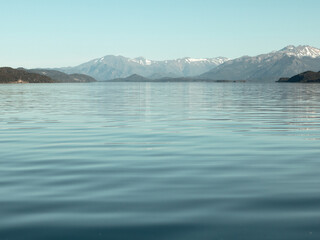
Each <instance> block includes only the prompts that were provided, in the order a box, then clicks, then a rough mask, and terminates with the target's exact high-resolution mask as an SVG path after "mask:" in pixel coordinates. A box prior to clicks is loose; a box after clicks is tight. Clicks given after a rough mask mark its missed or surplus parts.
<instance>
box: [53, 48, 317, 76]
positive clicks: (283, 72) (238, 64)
mask: <svg viewBox="0 0 320 240" xmlns="http://www.w3.org/2000/svg"><path fill="white" fill-rule="evenodd" d="M59 70H60V71H63V72H65V73H68V74H72V73H82V74H87V75H90V76H92V77H94V78H96V79H97V80H111V79H115V78H126V77H128V76H130V75H133V74H138V75H141V76H143V77H145V78H150V79H161V78H167V77H173V78H177V77H197V78H203V79H212V80H248V81H261V82H274V81H276V80H278V79H279V78H280V77H292V76H294V75H296V74H298V73H301V72H305V71H319V70H320V49H318V48H315V47H311V46H307V45H304V46H297V47H295V46H287V47H285V48H283V49H281V50H279V51H273V52H270V53H266V54H261V55H258V56H253V57H250V56H243V57H240V58H236V59H233V60H231V59H228V58H226V57H217V58H205V59H194V58H182V59H176V60H166V61H152V60H148V59H145V58H143V57H139V58H134V59H130V58H126V57H123V56H113V55H108V56H105V57H102V58H98V59H94V60H92V61H89V62H86V63H83V64H81V65H79V66H75V67H68V68H61V69H59Z"/></svg>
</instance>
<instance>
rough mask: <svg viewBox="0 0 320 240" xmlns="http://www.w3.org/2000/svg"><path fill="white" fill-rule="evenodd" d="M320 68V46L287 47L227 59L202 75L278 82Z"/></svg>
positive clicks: (203, 76)
mask: <svg viewBox="0 0 320 240" xmlns="http://www.w3.org/2000/svg"><path fill="white" fill-rule="evenodd" d="M319 70H320V49H318V48H315V47H310V46H307V45H305V46H297V47H295V46H287V47H285V48H283V49H281V50H279V51H273V52H270V53H267V54H261V55H258V56H254V57H249V56H244V57H240V58H237V59H234V60H230V61H227V62H225V63H223V64H221V65H219V66H218V67H216V68H214V69H212V70H210V71H209V72H207V73H204V74H202V75H201V77H202V78H208V79H214V80H256V81H270V82H274V81H276V80H278V79H279V78H280V77H292V76H294V75H296V74H298V73H301V72H304V71H319Z"/></svg>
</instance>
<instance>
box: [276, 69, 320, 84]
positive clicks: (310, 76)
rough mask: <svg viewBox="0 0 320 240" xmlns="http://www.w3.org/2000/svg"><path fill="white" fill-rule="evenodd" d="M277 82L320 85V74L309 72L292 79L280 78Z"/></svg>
mask: <svg viewBox="0 0 320 240" xmlns="http://www.w3.org/2000/svg"><path fill="white" fill-rule="evenodd" d="M277 82H289V83H320V72H312V71H307V72H303V73H300V74H298V75H295V76H293V77H291V78H280V79H279V80H278V81H277Z"/></svg>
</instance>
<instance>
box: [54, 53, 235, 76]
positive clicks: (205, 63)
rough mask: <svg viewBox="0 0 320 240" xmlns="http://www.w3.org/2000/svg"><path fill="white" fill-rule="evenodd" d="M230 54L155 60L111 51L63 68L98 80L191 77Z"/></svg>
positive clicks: (205, 70) (211, 67) (225, 59)
mask: <svg viewBox="0 0 320 240" xmlns="http://www.w3.org/2000/svg"><path fill="white" fill-rule="evenodd" d="M228 60H229V59H228V58H225V57H217V58H204V59H197V58H190V57H187V58H181V59H176V60H165V61H153V60H148V59H145V58H143V57H138V58H126V57H123V56H113V55H108V56H104V57H102V58H97V59H94V60H92V61H89V62H87V63H84V64H81V65H79V66H76V67H70V68H62V69H59V70H60V71H63V72H66V73H83V74H87V75H90V76H92V77H94V78H96V79H98V80H110V79H114V78H123V77H128V76H130V75H132V74H139V75H141V76H144V77H148V78H162V77H189V76H196V75H200V74H202V73H205V72H207V71H209V70H211V69H213V68H215V67H217V66H218V65H220V64H222V63H224V62H226V61H228Z"/></svg>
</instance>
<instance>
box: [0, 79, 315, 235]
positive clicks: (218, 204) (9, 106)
mask: <svg viewBox="0 0 320 240" xmlns="http://www.w3.org/2000/svg"><path fill="white" fill-rule="evenodd" d="M0 109H1V110H0V111H1V114H0V239H1V240H22V239H27V240H29V239H31V240H38V239H39V240H40V239H41V240H42V239H46V240H56V239H63V240H64V239H77V240H84V239H116V240H118V239H119V240H122V239H130V240H132V239H133V240H150V239H152V240H153V239H155V240H158V239H165V240H171V239H172V240H180V239H181V240H193V239H210V240H211V239H217V240H229V239H230V240H233V239H237V240H239V239H243V240H248V239H249V240H251V239H252V240H257V239H258V240H261V239H290V240H301V239H308V240H309V239H319V238H320V190H319V186H320V157H319V156H320V85H316V84H276V83H274V84H257V83H88V84H86V83H83V84H34V85H32V84H26V85H24V84H22V85H0Z"/></svg>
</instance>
